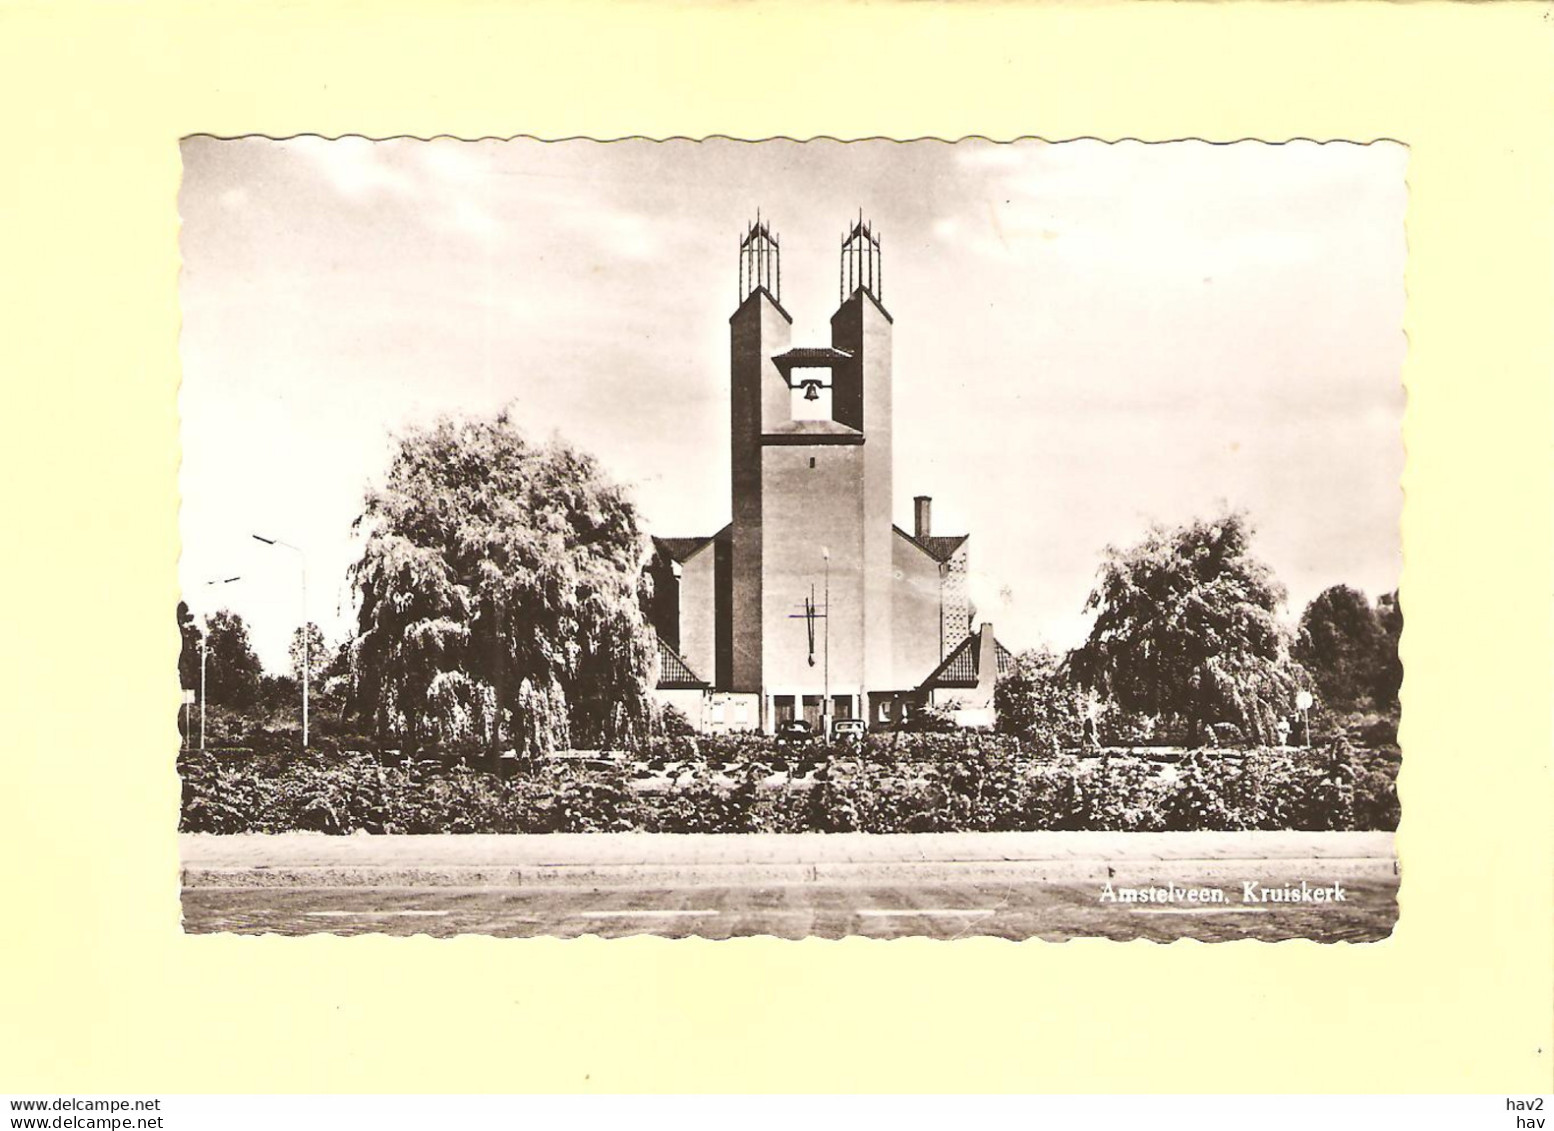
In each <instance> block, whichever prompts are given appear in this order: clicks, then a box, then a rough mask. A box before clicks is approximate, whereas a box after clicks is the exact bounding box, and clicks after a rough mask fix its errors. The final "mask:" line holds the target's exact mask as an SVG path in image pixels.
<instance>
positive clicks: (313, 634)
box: [287, 621, 332, 687]
mask: <svg viewBox="0 0 1554 1131" xmlns="http://www.w3.org/2000/svg"><path fill="white" fill-rule="evenodd" d="M304 643H305V644H306V646H307V651H306V655H307V667H308V680H309V681H310V682H311V684H312V685H313V686H314V687H317V686H318V685H319V683H320V682H321V680H322V678H323V675H324V672H325V670H326V669H328V667H329V665H330V661H331V659H332V655H331V653H330V649H329V645H327V644H326V643H324V634H323V632H322V631H321V630H320V629H319V627H318V625H316V624H314V623H313V622H312V621H308V623H307V624H306V625H303V626H302V627H300V628H297V629H295V630H294V631H293V632H292V634H291V645H290V647H288V648H287V655H288V656H290V658H291V678H292V679H294V680H296V681H297V682H298V683H299V684H300V683H301V682H302V658H303V654H304V653H303V645H304Z"/></svg>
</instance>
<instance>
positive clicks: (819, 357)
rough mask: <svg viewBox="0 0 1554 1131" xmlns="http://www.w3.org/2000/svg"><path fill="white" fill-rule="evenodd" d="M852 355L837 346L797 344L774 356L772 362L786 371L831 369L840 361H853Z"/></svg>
mask: <svg viewBox="0 0 1554 1131" xmlns="http://www.w3.org/2000/svg"><path fill="white" fill-rule="evenodd" d="M852 357H853V355H852V354H851V353H849V352H848V351H847V350H839V349H837V348H836V347H835V346H795V347H794V348H793V349H791V350H789V351H788V352H787V353H780V354H778V355H777V356H775V357H774V358H772V362H773V363H774V364H775V365H776V366H777V368H778V369H781V370H783V371H784V372H786V371H787V370H789V369H805V368H824V369H829V368H830V367H831V366H833V365H836V364H838V363H839V362H843V361H851V360H852Z"/></svg>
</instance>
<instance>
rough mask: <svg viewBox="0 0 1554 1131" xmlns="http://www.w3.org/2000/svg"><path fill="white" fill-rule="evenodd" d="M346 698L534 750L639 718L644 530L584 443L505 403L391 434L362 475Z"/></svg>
mask: <svg viewBox="0 0 1554 1131" xmlns="http://www.w3.org/2000/svg"><path fill="white" fill-rule="evenodd" d="M357 526H358V528H359V529H361V530H363V531H364V532H365V536H366V541H365V546H364V549H363V552H362V557H361V559H360V561H358V562H357V563H356V564H355V565H354V566H353V567H352V571H351V576H352V582H353V584H354V585H355V587H356V589H357V592H358V593H359V595H360V598H361V607H360V613H359V617H358V629H359V631H358V635H357V639H356V641H355V644H354V646H353V656H354V663H353V688H352V703H353V706H354V707H355V708H356V709H357V710H358V711H359V712H360V713H361V714H362V715H364V716H366V717H368V718H370V719H371V721H372V724H373V725H374V726H375V727H376V728H377V730H378V732H379V734H380V735H381V736H383V737H385V738H386V739H390V740H392V741H395V742H398V743H400V744H402V745H404V746H406V747H408V748H410V749H416V748H418V747H422V746H425V745H428V744H436V743H443V744H452V745H470V746H478V747H482V748H486V749H489V750H500V749H505V748H507V747H509V746H511V747H516V748H517V749H519V750H521V751H523V752H526V753H534V752H539V751H544V750H549V749H553V748H556V747H558V746H564V745H568V744H572V743H576V744H578V745H589V746H592V745H601V746H603V745H613V744H617V743H623V742H631V741H635V740H636V739H638V738H640V737H641V736H643V735H644V734H645V733H646V731H647V729H648V726H649V722H650V720H651V718H652V710H651V706H650V703H649V698H648V691H649V687H650V680H651V672H652V669H653V665H654V663H655V662H656V657H657V649H656V644H655V641H654V639H653V633H652V630H651V629H650V628H649V627H648V625H647V622H646V620H645V619H644V617H643V615H642V612H641V609H640V607H639V605H638V600H637V585H638V580H639V576H640V574H641V566H642V562H643V559H644V557H645V550H646V539H645V538H644V537H643V536H642V534H641V532H640V530H639V528H638V523H637V515H636V511H635V508H634V507H633V506H632V504H631V503H630V501H629V500H628V499H627V497H626V495H625V494H624V492H623V491H622V490H621V489H620V488H619V487H617V486H615V485H614V484H612V483H610V482H608V481H607V480H606V479H605V478H604V476H603V475H602V473H601V472H600V469H599V467H598V465H597V463H596V462H595V461H594V460H593V459H592V458H591V457H589V456H587V455H585V454H583V453H581V452H579V451H577V450H576V449H574V448H572V447H570V446H568V445H567V444H566V443H565V442H563V441H562V440H560V439H559V438H556V439H552V440H550V441H548V442H546V443H543V444H536V443H531V442H530V441H529V440H527V439H526V438H525V437H524V436H523V435H522V434H521V433H520V431H519V430H518V429H517V428H516V427H515V425H514V424H513V423H512V421H511V420H510V419H509V417H508V415H507V414H506V413H505V412H504V413H502V414H501V415H499V416H497V417H496V418H494V419H466V420H450V419H447V418H443V419H439V420H438V421H437V422H435V423H434V424H433V425H431V426H430V427H426V428H416V429H411V430H410V431H408V432H407V433H405V434H404V435H403V436H401V437H400V438H399V441H398V446H397V450H396V452H395V455H394V458H393V461H392V464H391V466H390V469H389V473H388V477H387V480H386V483H385V485H384V486H383V487H382V488H381V489H374V490H371V491H369V493H368V497H367V503H366V508H365V510H364V512H363V514H362V516H361V518H360V519H358V520H357Z"/></svg>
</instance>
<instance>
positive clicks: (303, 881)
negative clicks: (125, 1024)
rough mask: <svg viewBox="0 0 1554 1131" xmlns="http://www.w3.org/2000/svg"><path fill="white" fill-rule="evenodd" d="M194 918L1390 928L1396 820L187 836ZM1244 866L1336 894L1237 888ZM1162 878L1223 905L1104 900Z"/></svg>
mask: <svg viewBox="0 0 1554 1131" xmlns="http://www.w3.org/2000/svg"><path fill="white" fill-rule="evenodd" d="M182 847H183V858H184V898H183V907H184V925H185V929H186V930H188V931H190V932H194V933H209V932H221V931H230V932H239V933H248V934H255V933H265V932H276V933H280V934H311V933H319V932H328V933H337V934H362V933H368V932H382V933H384V934H394V935H410V934H422V933H424V934H429V935H439V936H445V935H456V934H463V933H479V934H489V935H498V936H527V935H555V936H561V937H573V936H577V935H585V934H597V935H604V936H608V937H617V936H623V935H633V934H644V933H648V934H657V935H666V936H670V937H682V936H687V935H699V936H702V937H706V938H731V937H742V936H750V935H775V936H777V937H780V938H805V937H809V936H817V937H821V938H841V937H845V936H848V935H862V936H865V937H877V938H894V937H900V936H927V937H932V938H957V937H965V936H973V935H992V936H997V937H1002V938H1011V939H1022V938H1045V939H1053V940H1058V939H1068V938H1079V937H1094V936H1100V937H1106V938H1115V939H1132V938H1145V939H1157V940H1162V941H1165V940H1170V939H1174V938H1197V939H1204V940H1219V939H1236V938H1257V939H1270V940H1271V939H1285V938H1317V939H1323V940H1353V941H1372V940H1376V939H1381V938H1385V937H1386V936H1387V934H1388V933H1389V932H1390V931H1391V928H1392V924H1393V923H1394V922H1395V921H1396V918H1397V884H1398V880H1397V869H1396V865H1395V862H1394V857H1393V854H1392V838H1391V836H1390V834H1369V833H1361V834H1354V833H1316V834H1312V833H1233V834H1227V833H1174V834H1111V833H1096V834H1087V833H1050V834H1049V833H988V834H945V835H922V836H902V837H871V836H866V835H862V834H858V835H851V834H849V835H839V836H704V837H696V836H645V835H640V834H629V835H622V836H600V835H585V836H576V837H565V836H555V837H458V836H453V837H323V836H316V835H293V834H287V835H284V836H277V837H251V836H243V837H185V838H183V846H182ZM1243 881H1257V882H1260V883H1262V884H1264V885H1268V886H1270V887H1274V886H1282V885H1284V884H1299V883H1301V882H1302V881H1305V882H1307V883H1308V884H1310V885H1312V886H1320V885H1327V884H1332V883H1335V882H1336V883H1341V884H1342V885H1343V889H1344V895H1345V898H1344V900H1343V901H1341V902H1323V903H1258V904H1254V905H1248V904H1245V903H1243V902H1242V896H1243V889H1242V884H1243ZM1161 884H1165V885H1171V884H1175V885H1178V886H1180V887H1184V888H1185V887H1196V886H1200V885H1202V886H1206V887H1208V888H1211V889H1212V888H1219V889H1222V890H1223V892H1224V901H1223V902H1221V903H1207V904H1206V903H1201V902H1190V901H1186V900H1183V899H1178V901H1177V902H1169V903H1162V902H1138V903H1128V902H1112V901H1108V900H1107V899H1106V898H1104V895H1105V892H1106V889H1107V887H1108V885H1111V886H1112V888H1113V889H1114V890H1115V889H1123V888H1126V887H1134V888H1148V887H1152V886H1156V885H1161Z"/></svg>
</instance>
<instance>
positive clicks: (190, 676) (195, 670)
mask: <svg viewBox="0 0 1554 1131" xmlns="http://www.w3.org/2000/svg"><path fill="white" fill-rule="evenodd" d="M178 637H179V641H180V646H179V649H178V686H179V687H182V688H186V689H188V690H191V691H193V690H197V689H198V688H199V686H200V626H199V623H198V622H197V621H196V620H195V619H194V614H193V613H191V612H190V611H189V605H188V602H186V601H179V602H178Z"/></svg>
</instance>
